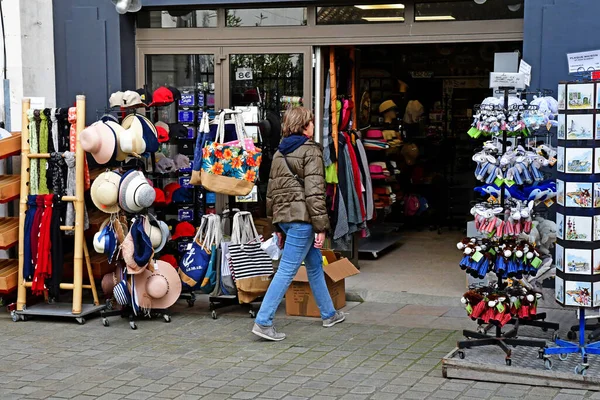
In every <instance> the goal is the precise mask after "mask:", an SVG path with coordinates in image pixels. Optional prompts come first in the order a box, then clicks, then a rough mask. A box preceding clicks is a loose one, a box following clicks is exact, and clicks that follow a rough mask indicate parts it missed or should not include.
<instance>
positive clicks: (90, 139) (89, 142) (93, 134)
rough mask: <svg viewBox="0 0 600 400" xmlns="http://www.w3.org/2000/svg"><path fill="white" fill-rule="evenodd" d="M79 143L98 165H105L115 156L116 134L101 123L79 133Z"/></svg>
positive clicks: (96, 123)
mask: <svg viewBox="0 0 600 400" xmlns="http://www.w3.org/2000/svg"><path fill="white" fill-rule="evenodd" d="M79 141H80V142H81V148H82V149H83V150H85V151H86V152H88V153H90V154H91V155H92V157H94V160H96V162H97V163H98V164H106V163H108V162H109V161H110V160H111V159H112V158H113V157H115V156H116V145H117V137H116V134H115V132H113V131H112V129H110V128H109V127H108V126H107V125H106V124H105V123H104V122H102V121H98V122H95V123H93V124H92V125H90V126H88V127H87V128H85V129H84V130H83V131H81V133H80V134H79Z"/></svg>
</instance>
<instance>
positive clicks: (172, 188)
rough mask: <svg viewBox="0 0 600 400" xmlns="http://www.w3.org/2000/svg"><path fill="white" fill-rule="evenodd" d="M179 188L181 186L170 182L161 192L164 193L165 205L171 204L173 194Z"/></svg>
mask: <svg viewBox="0 0 600 400" xmlns="http://www.w3.org/2000/svg"><path fill="white" fill-rule="evenodd" d="M180 187H181V186H180V185H179V183H177V182H171V183H169V184H168V185H167V186H165V187H164V189H163V190H164V191H165V198H166V202H167V204H171V202H172V201H173V193H174V192H175V191H176V190H177V189H179V188H180Z"/></svg>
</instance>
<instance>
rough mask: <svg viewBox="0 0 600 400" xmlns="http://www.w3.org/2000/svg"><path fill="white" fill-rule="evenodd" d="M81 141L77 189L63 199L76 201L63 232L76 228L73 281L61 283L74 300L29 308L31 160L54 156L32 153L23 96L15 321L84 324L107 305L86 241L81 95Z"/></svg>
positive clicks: (81, 99)
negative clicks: (88, 294) (85, 295)
mask: <svg viewBox="0 0 600 400" xmlns="http://www.w3.org/2000/svg"><path fill="white" fill-rule="evenodd" d="M76 107H77V125H76V131H77V144H76V152H75V174H76V189H75V196H63V197H62V200H63V201H72V202H73V204H74V208H75V226H61V227H60V229H61V230H62V231H74V233H75V249H74V256H73V283H61V284H60V289H61V290H72V291H73V301H72V303H54V304H48V303H43V304H38V305H35V306H32V307H26V304H25V302H26V296H27V293H26V292H27V288H30V287H31V285H32V283H31V282H26V281H25V279H24V276H23V266H24V259H23V257H24V242H23V238H24V237H25V230H24V226H25V212H26V211H27V196H28V195H29V186H28V183H29V164H30V159H43V158H46V159H47V158H50V154H48V153H39V154H31V153H30V148H29V128H28V125H29V120H28V118H27V111H28V110H29V109H30V100H29V99H23V108H22V112H23V116H22V118H23V122H22V127H23V129H22V136H21V191H20V192H21V201H20V209H19V271H18V293H17V309H16V311H13V312H12V319H13V321H15V322H16V321H18V320H26V319H27V317H29V316H48V317H71V318H76V320H77V322H79V323H80V324H83V323H85V319H84V318H83V317H84V316H86V315H89V314H92V313H96V312H99V311H101V310H102V309H104V307H105V306H104V305H100V302H99V301H98V293H97V291H96V284H95V283H94V277H93V273H92V265H91V262H90V255H89V252H88V249H87V244H86V242H85V240H84V210H85V209H84V181H83V179H84V178H83V176H84V160H85V153H84V151H83V149H82V148H81V145H80V143H79V133H80V132H81V131H82V130H83V129H84V127H85V96H82V95H80V96H77V104H76ZM84 255H85V261H86V267H87V272H88V276H89V279H90V284H89V285H84V284H83V256H84ZM83 289H91V290H92V294H93V298H94V303H93V304H82V292H83Z"/></svg>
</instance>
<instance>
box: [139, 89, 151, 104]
mask: <svg viewBox="0 0 600 400" xmlns="http://www.w3.org/2000/svg"><path fill="white" fill-rule="evenodd" d="M136 92H138V94H139V95H140V98H141V99H142V101H143V102H144V104H150V103H152V93H150V91H149V90H146V89H144V88H139V89H136Z"/></svg>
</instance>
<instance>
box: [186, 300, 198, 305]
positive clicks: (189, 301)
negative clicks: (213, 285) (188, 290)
mask: <svg viewBox="0 0 600 400" xmlns="http://www.w3.org/2000/svg"><path fill="white" fill-rule="evenodd" d="M195 302H196V299H187V303H188V307H194V303H195Z"/></svg>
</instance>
